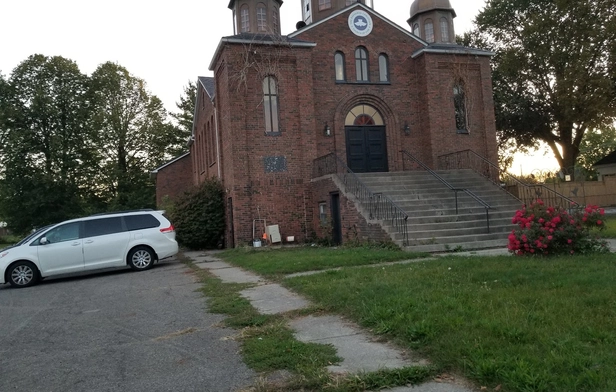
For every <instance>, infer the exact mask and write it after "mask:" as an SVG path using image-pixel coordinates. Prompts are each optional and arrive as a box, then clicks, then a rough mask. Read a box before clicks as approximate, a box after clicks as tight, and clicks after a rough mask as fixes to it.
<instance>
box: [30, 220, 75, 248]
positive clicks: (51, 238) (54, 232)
mask: <svg viewBox="0 0 616 392" xmlns="http://www.w3.org/2000/svg"><path fill="white" fill-rule="evenodd" d="M43 237H45V238H46V239H47V242H48V243H50V244H57V243H58V242H64V241H72V240H78V239H79V222H72V223H67V224H65V225H62V226H58V227H54V228H53V229H51V230H49V231H48V232H47V233H45V235H44V236H43ZM37 243H38V241H37Z"/></svg>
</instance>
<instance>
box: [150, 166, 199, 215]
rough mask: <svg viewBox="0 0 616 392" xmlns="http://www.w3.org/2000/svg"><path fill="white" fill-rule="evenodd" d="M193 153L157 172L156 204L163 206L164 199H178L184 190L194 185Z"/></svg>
mask: <svg viewBox="0 0 616 392" xmlns="http://www.w3.org/2000/svg"><path fill="white" fill-rule="evenodd" d="M191 155H192V154H190V155H187V156H185V157H183V158H181V159H179V160H177V161H175V162H173V163H172V164H171V165H169V166H166V167H164V168H162V169H160V170H159V171H158V173H157V174H156V205H157V206H159V207H160V206H162V203H163V200H164V199H165V198H169V200H171V201H173V200H177V198H178V197H179V196H181V195H182V194H184V192H186V191H188V190H190V189H191V188H192V187H193V180H192V157H191Z"/></svg>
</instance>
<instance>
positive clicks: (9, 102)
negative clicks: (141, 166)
mask: <svg viewBox="0 0 616 392" xmlns="http://www.w3.org/2000/svg"><path fill="white" fill-rule="evenodd" d="M87 81H88V79H87V76H86V75H84V74H82V73H81V72H80V70H79V68H78V67H77V64H76V63H74V62H73V61H71V60H68V59H65V58H63V57H59V56H55V57H47V56H43V55H38V54H37V55H32V56H30V57H29V58H28V59H26V60H25V61H23V62H22V63H21V64H19V65H18V66H17V68H15V70H14V71H13V72H12V74H11V76H10V77H9V79H8V81H6V82H4V81H3V82H2V83H1V86H0V89H2V98H1V99H0V101H2V102H1V103H0V108H1V109H0V112H1V116H0V129H2V136H1V137H2V138H3V140H2V146H3V149H2V154H1V155H0V161H1V163H0V167H2V168H3V172H2V177H1V179H0V181H1V183H0V214H1V215H2V216H3V217H4V219H5V220H6V221H7V222H8V224H9V225H10V227H11V228H12V229H13V230H15V231H17V232H19V231H25V230H28V229H30V228H32V227H33V226H40V225H44V224H48V223H51V222H54V221H57V220H62V219H66V218H68V217H72V216H76V215H79V214H81V213H82V212H83V201H84V200H83V194H84V192H83V189H84V188H85V187H86V186H87V183H88V178H87V176H86V175H84V173H83V172H82V170H81V168H82V167H83V166H84V165H86V166H87V165H89V164H91V163H92V159H93V154H92V149H91V147H92V145H91V143H90V140H91V134H90V132H89V129H88V127H86V126H85V124H86V123H87V119H88V115H89V111H88V100H87V98H86V92H87Z"/></svg>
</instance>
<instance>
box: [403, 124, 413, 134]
mask: <svg viewBox="0 0 616 392" xmlns="http://www.w3.org/2000/svg"><path fill="white" fill-rule="evenodd" d="M403 130H404V134H405V135H406V136H408V135H410V134H411V127H409V122H408V121H405V122H404V128H403Z"/></svg>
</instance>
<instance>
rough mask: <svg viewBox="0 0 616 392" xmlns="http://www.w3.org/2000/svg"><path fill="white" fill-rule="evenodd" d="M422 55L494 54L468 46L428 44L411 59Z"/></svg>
mask: <svg viewBox="0 0 616 392" xmlns="http://www.w3.org/2000/svg"><path fill="white" fill-rule="evenodd" d="M424 53H433V54H464V55H473V56H494V54H495V53H494V52H490V51H488V50H483V49H477V48H470V47H468V46H462V45H458V44H442V43H434V44H429V45H428V46H426V47H424V48H421V49H418V50H416V51H415V52H414V53H413V54H412V55H411V57H412V58H417V57H419V56H421V55H422V54H424Z"/></svg>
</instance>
